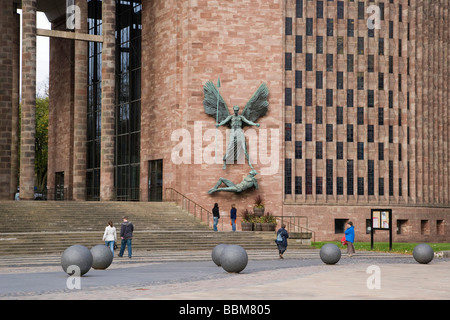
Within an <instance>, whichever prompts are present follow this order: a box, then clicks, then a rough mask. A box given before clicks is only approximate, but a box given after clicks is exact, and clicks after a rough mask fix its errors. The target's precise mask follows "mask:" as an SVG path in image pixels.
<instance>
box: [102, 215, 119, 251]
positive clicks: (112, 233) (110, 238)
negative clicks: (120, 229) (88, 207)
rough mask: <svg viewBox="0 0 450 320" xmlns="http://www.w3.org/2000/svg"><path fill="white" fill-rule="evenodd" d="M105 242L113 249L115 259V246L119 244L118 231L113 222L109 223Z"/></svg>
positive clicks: (104, 234)
mask: <svg viewBox="0 0 450 320" xmlns="http://www.w3.org/2000/svg"><path fill="white" fill-rule="evenodd" d="M103 241H105V245H106V246H107V247H109V248H110V249H111V252H112V254H113V257H114V244H115V243H116V242H117V231H116V227H114V224H113V222H112V221H108V226H106V228H105V232H104V233H103Z"/></svg>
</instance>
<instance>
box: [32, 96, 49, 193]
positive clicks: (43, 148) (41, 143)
mask: <svg viewBox="0 0 450 320" xmlns="http://www.w3.org/2000/svg"><path fill="white" fill-rule="evenodd" d="M35 140H36V147H35V161H34V168H35V173H36V187H37V188H38V190H44V189H46V186H47V160H48V95H47V96H44V97H36V137H35Z"/></svg>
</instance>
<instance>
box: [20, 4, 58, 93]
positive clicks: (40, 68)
mask: <svg viewBox="0 0 450 320" xmlns="http://www.w3.org/2000/svg"><path fill="white" fill-rule="evenodd" d="M17 12H18V13H19V14H22V10H20V9H19V10H17ZM20 18H21V20H20V25H21V26H22V16H21V17H20ZM36 24H37V27H38V28H40V29H51V24H50V22H49V21H48V20H47V17H46V16H45V14H44V13H43V12H38V13H37V21H36ZM20 34H22V29H21V30H20ZM49 43H50V42H49V38H48V37H40V36H38V37H37V39H36V94H37V95H39V96H42V95H43V94H44V93H45V87H46V86H48V72H49V59H50V50H49ZM20 70H22V37H21V38H20ZM21 74H22V72H21ZM21 81H22V78H21ZM20 91H22V85H21V86H20Z"/></svg>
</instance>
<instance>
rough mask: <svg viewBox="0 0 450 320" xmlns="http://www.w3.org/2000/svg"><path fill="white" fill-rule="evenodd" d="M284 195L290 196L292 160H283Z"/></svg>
mask: <svg viewBox="0 0 450 320" xmlns="http://www.w3.org/2000/svg"><path fill="white" fill-rule="evenodd" d="M284 194H292V160H291V159H285V160H284Z"/></svg>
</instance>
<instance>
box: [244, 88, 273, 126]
mask: <svg viewBox="0 0 450 320" xmlns="http://www.w3.org/2000/svg"><path fill="white" fill-rule="evenodd" d="M268 96H269V88H267V85H266V84H265V83H263V84H261V85H260V86H259V88H258V90H256V92H255V93H254V94H253V96H252V97H251V98H250V100H249V101H248V102H247V104H246V105H245V108H244V111H242V115H243V116H244V117H245V118H246V119H247V120H250V121H252V122H256V120H258V119H259V118H261V117H263V116H264V115H265V114H266V113H267V110H269V101H268V100H267V97H268Z"/></svg>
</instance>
